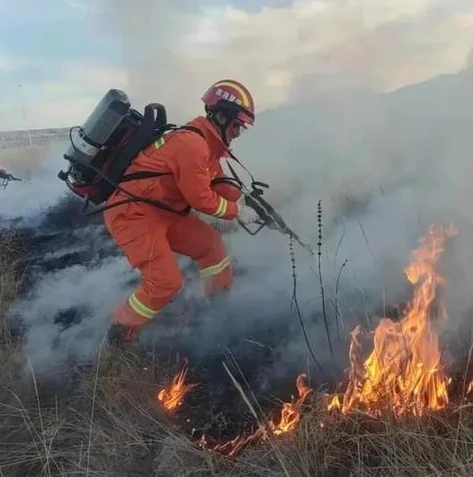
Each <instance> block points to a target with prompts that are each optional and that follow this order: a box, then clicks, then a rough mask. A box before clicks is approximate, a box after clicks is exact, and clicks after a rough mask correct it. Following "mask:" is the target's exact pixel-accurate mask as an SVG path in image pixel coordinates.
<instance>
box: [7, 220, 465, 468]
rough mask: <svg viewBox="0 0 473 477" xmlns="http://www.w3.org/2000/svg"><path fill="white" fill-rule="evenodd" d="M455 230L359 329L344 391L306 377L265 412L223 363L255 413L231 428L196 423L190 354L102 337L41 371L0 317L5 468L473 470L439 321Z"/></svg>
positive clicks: (436, 232)
mask: <svg viewBox="0 0 473 477" xmlns="http://www.w3.org/2000/svg"><path fill="white" fill-rule="evenodd" d="M453 234H454V230H453V229H451V228H433V229H431V231H429V234H427V236H426V237H425V238H424V240H423V241H422V242H421V244H420V246H419V248H418V249H416V250H415V251H414V253H413V255H412V257H411V258H412V261H411V264H410V265H409V267H408V268H407V269H406V276H407V278H408V279H409V280H410V281H411V283H412V284H413V298H412V301H411V302H410V303H409V304H408V306H407V308H406V309H405V310H404V312H403V313H402V314H401V317H400V319H399V320H398V321H396V322H393V321H391V320H388V319H383V320H381V321H380V323H379V325H378V327H377V328H376V329H375V330H374V333H373V337H372V339H371V347H370V343H369V344H368V351H367V353H366V350H364V353H363V352H362V351H363V349H362V348H364V346H362V345H363V343H362V340H361V339H360V338H361V330H360V329H359V328H357V329H355V330H354V331H353V334H352V344H351V347H350V363H351V366H350V369H349V370H348V376H347V381H346V382H345V383H344V388H345V391H344V392H342V393H326V392H322V391H321V390H318V389H317V388H316V386H315V385H312V386H311V385H310V384H309V382H308V380H307V376H306V375H304V374H300V375H299V376H294V379H293V384H292V386H293V396H292V398H291V399H289V400H286V401H283V402H274V403H273V405H272V408H271V409H270V412H269V413H268V412H267V409H266V410H263V409H262V408H261V407H260V406H259V404H258V402H257V401H255V400H254V396H251V395H250V394H249V392H248V390H244V389H243V387H242V385H241V384H240V382H239V381H238V380H237V378H236V376H235V375H233V374H232V372H231V371H230V370H229V369H228V368H226V369H227V374H228V375H227V378H228V382H230V383H232V386H233V387H234V388H236V389H237V390H238V393H239V396H240V398H241V402H242V403H243V405H244V406H245V407H246V408H247V409H248V411H249V416H250V419H252V425H251V426H248V428H247V429H246V430H245V431H244V432H238V433H236V435H235V436H233V437H231V438H225V439H223V438H216V437H215V436H211V435H207V434H206V433H205V432H203V433H201V434H200V435H197V434H195V433H189V432H188V430H189V422H188V421H189V419H188V418H186V412H187V411H188V409H187V408H186V405H187V402H188V401H190V400H191V398H192V396H193V394H194V393H195V392H197V390H198V389H200V388H201V387H202V386H204V387H205V383H200V382H199V381H198V379H196V376H195V373H194V372H193V367H192V363H187V362H184V365H183V364H182V362H181V361H180V360H178V361H175V362H174V361H172V362H171V363H168V365H166V366H164V365H163V361H162V360H161V361H159V362H157V361H156V355H155V354H153V353H146V352H145V351H142V352H140V353H141V354H133V353H129V352H126V353H124V352H122V351H120V350H116V349H110V348H106V347H103V348H102V349H101V350H100V354H99V357H98V360H97V363H96V364H94V365H93V366H90V367H86V368H82V369H76V368H70V369H65V370H64V372H63V375H62V376H61V377H60V379H58V380H53V381H52V380H51V379H45V378H41V379H40V378H39V377H37V376H35V375H34V373H33V372H32V369H31V367H30V366H29V365H28V363H27V362H25V359H24V356H23V355H22V353H21V349H20V347H19V346H18V343H15V342H14V341H13V340H11V339H6V338H7V337H8V336H9V335H8V326H7V325H4V326H3V327H2V340H0V342H1V346H2V349H1V352H2V356H3V357H4V359H3V361H2V367H1V374H0V380H1V383H0V422H1V429H2V434H1V435H0V477H1V476H3V475H5V476H6V475H8V476H11V477H16V476H26V475H35V476H63V475H64V476H65V475H68V476H69V475H77V476H79V475H86V476H91V477H92V476H97V477H98V476H101V477H103V476H155V477H159V476H163V477H164V476H170V475H173V476H188V477H191V476H192V477H198V476H211V475H215V476H217V475H218V476H226V475H228V476H230V475H231V476H236V477H238V476H248V477H251V476H255V477H256V476H291V477H292V476H294V477H296V476H297V477H298V476H301V477H302V476H304V477H305V476H307V477H308V476H311V477H313V476H331V477H338V476H340V477H342V476H347V477H348V476H356V477H358V476H366V477H375V476H376V477H377V476H379V477H390V476H393V477H394V476H396V477H399V476H406V477H407V476H417V475H418V476H446V475H449V476H464V477H466V476H470V475H473V451H472V449H473V404H469V403H468V399H466V398H467V397H469V396H468V393H469V392H470V391H472V389H471V386H470V384H469V378H468V373H465V374H464V375H463V380H460V381H462V382H460V383H458V380H454V379H452V378H450V377H449V376H448V372H447V370H446V369H445V368H444V367H443V365H442V363H441V352H440V348H439V342H438V341H439V339H438V335H437V331H436V326H434V325H436V324H438V323H439V322H440V323H441V320H442V319H443V317H444V314H443V307H442V305H441V300H440V298H441V294H440V295H439V293H438V291H439V290H441V288H442V286H443V285H444V284H445V280H444V278H443V277H442V276H441V274H440V273H439V272H438V270H437V261H438V259H439V258H440V256H441V254H442V253H443V251H444V248H445V244H446V241H447V240H448V239H449V238H450V237H451V236H453ZM14 255H15V254H12V253H10V252H9V253H7V254H6V257H8V259H9V261H7V262H5V265H4V268H3V270H2V273H3V274H4V283H9V284H10V288H8V287H7V288H5V290H6V289H8V290H10V291H9V292H8V293H7V292H5V293H2V299H3V308H2V312H3V313H2V318H4V312H5V310H6V309H7V307H8V303H9V301H10V300H11V299H12V298H14V294H15V290H17V288H18V278H17V274H16V273H15V267H14V264H15V260H14V259H13V257H14ZM8 274H10V275H8ZM7 276H11V277H15V279H9V280H7V278H6V277H7ZM13 284H14V286H13ZM439 300H440V301H439ZM3 321H4V320H3ZM368 338H369V337H368ZM368 341H370V340H369V339H368ZM364 354H367V356H366V357H364V358H363V356H364ZM468 363H469V361H468ZM455 389H456V390H458V389H461V392H455V391H454V390H455ZM204 405H205V404H204Z"/></svg>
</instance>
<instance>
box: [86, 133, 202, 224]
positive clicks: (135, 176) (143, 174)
mask: <svg viewBox="0 0 473 477" xmlns="http://www.w3.org/2000/svg"><path fill="white" fill-rule="evenodd" d="M181 129H184V130H187V131H191V132H194V133H196V134H199V136H201V137H202V138H203V139H205V136H204V133H203V132H202V131H201V130H200V129H198V128H196V127H194V126H176V125H175V124H166V125H165V126H163V127H162V128H160V129H158V130H157V131H156V133H155V134H154V137H153V140H152V141H150V142H149V143H148V144H147V145H146V146H145V147H149V146H150V145H151V144H153V143H154V142H155V141H156V140H157V139H158V138H159V137H162V136H163V135H164V133H166V132H168V131H178V130H181ZM96 172H97V173H99V174H100V175H102V177H103V178H104V179H105V180H106V181H108V182H109V180H108V179H107V177H106V176H105V175H104V174H103V173H102V171H100V170H97V171H96ZM170 174H171V172H155V171H138V172H134V173H132V174H126V175H125V176H123V177H122V178H121V179H120V181H118V184H113V186H114V187H115V188H116V189H117V190H119V191H120V192H123V193H124V194H126V195H128V196H129V197H131V198H130V199H123V200H120V201H118V202H115V203H114V204H110V205H106V206H104V207H100V208H99V209H96V210H94V211H93V212H90V213H88V214H86V215H95V214H98V213H100V212H104V211H105V210H108V209H112V208H113V207H118V206H119V205H123V204H129V203H132V202H144V203H145V204H149V205H152V206H154V207H158V208H160V209H163V210H166V211H168V212H173V213H175V214H177V215H180V216H184V215H187V214H188V213H189V212H190V210H191V207H190V206H187V207H185V208H184V209H182V210H176V209H173V208H172V207H170V206H168V205H167V204H165V203H164V202H161V201H158V200H154V199H147V198H145V197H139V196H136V195H134V194H132V193H131V192H128V191H127V190H125V189H123V188H122V187H120V185H119V184H120V183H122V182H130V181H133V180H141V179H148V178H151V177H160V176H165V175H170ZM85 207H87V202H86V204H85V206H84V208H85Z"/></svg>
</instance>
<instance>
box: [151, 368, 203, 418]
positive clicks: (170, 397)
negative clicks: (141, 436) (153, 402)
mask: <svg viewBox="0 0 473 477" xmlns="http://www.w3.org/2000/svg"><path fill="white" fill-rule="evenodd" d="M187 372H188V363H187V362H186V363H185V364H184V366H183V367H182V369H181V371H180V372H179V373H177V374H176V375H175V376H174V378H173V379H172V381H171V384H170V385H169V386H168V387H166V388H163V389H161V391H159V393H158V400H159V401H160V402H161V403H162V405H163V406H164V409H166V411H168V412H173V411H175V410H176V409H177V408H178V407H180V406H181V404H182V401H183V399H184V396H185V395H186V394H187V393H188V392H189V391H190V390H191V389H193V388H195V387H196V386H197V384H186V383H185V379H186V375H187Z"/></svg>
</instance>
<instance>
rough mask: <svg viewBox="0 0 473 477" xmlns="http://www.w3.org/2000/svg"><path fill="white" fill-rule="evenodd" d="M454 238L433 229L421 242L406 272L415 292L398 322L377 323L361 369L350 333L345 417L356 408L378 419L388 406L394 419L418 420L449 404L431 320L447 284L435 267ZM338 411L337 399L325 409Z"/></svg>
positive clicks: (357, 348)
mask: <svg viewBox="0 0 473 477" xmlns="http://www.w3.org/2000/svg"><path fill="white" fill-rule="evenodd" d="M456 233H457V231H456V230H455V229H454V228H453V227H440V226H438V227H431V228H430V230H429V232H428V234H427V235H426V237H424V238H423V239H422V240H421V245H420V247H419V248H417V249H416V250H414V252H413V253H412V255H411V264H410V265H409V266H408V267H407V268H406V269H405V274H406V276H407V279H408V280H409V281H410V282H411V283H412V284H413V285H414V286H415V290H414V296H413V299H412V301H411V303H410V304H409V305H408V307H407V309H406V311H405V313H404V316H403V318H402V319H401V320H400V321H399V322H393V321H392V320H391V319H389V318H382V319H381V321H380V322H379V324H378V326H377V327H376V329H375V331H374V338H373V344H374V349H373V351H372V353H371V355H370V356H369V357H368V359H367V360H366V361H365V362H364V363H363V364H362V363H361V362H360V354H361V344H360V341H359V339H358V338H359V335H360V328H359V327H356V328H355V329H354V330H353V332H352V334H351V344H350V353H349V358H350V372H349V378H348V386H347V389H346V391H345V393H344V395H343V402H342V405H341V409H342V412H343V413H346V412H348V411H349V410H350V409H352V408H355V407H357V408H360V409H363V410H366V411H368V412H372V413H374V414H378V413H380V412H381V410H382V408H383V407H386V406H388V407H390V408H391V409H393V410H394V412H395V413H396V414H397V415H401V414H405V413H407V412H412V413H413V414H415V415H420V414H422V413H423V412H424V411H425V410H426V409H433V410H435V409H441V408H443V407H444V406H445V405H446V404H447V403H448V393H447V385H448V383H449V379H448V378H447V377H446V375H445V373H444V371H443V370H442V369H441V364H440V359H441V353H440V349H439V343H438V334H437V332H436V330H435V328H434V326H433V323H432V316H439V315H440V316H443V315H444V309H443V307H442V306H441V305H437V307H436V311H434V310H435V300H436V292H437V288H438V287H439V286H442V285H444V284H445V279H444V277H443V276H441V275H440V273H439V272H438V271H437V269H436V264H437V262H438V260H439V258H440V256H441V254H442V253H443V252H444V250H445V248H444V245H445V242H446V241H447V239H449V238H450V237H452V236H454V235H455V234H456ZM337 407H338V408H340V401H339V397H338V396H337V395H336V396H334V397H333V399H332V400H331V402H330V404H329V408H330V409H336V408H337Z"/></svg>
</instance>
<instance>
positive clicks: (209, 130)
mask: <svg viewBox="0 0 473 477" xmlns="http://www.w3.org/2000/svg"><path fill="white" fill-rule="evenodd" d="M186 126H193V127H195V128H197V129H199V130H200V131H202V134H203V135H204V138H205V141H206V142H207V144H208V146H209V149H210V151H211V153H212V155H213V156H215V159H217V160H218V159H220V158H221V157H222V156H224V155H226V153H227V152H228V151H229V149H228V146H227V145H226V144H225V143H224V142H223V140H222V138H221V137H220V135H219V133H218V131H217V130H216V129H215V128H214V127H213V125H212V123H211V122H210V121H209V120H208V119H207V118H206V117H204V116H198V117H196V118H195V119H193V120H192V121H189V122H188V123H187V124H186Z"/></svg>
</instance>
